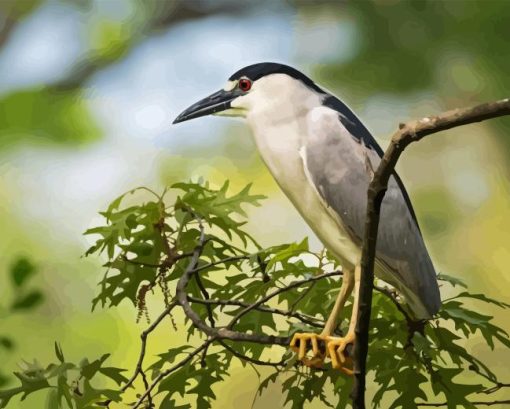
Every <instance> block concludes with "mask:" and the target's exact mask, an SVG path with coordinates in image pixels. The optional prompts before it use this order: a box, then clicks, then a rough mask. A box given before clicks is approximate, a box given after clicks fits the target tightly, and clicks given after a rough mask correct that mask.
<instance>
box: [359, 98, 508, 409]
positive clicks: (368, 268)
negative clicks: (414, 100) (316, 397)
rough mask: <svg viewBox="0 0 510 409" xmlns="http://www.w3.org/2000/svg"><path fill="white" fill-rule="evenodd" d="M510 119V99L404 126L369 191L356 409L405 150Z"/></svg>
mask: <svg viewBox="0 0 510 409" xmlns="http://www.w3.org/2000/svg"><path fill="white" fill-rule="evenodd" d="M504 115H510V99H509V98H507V99H503V100H500V101H495V102H489V103H485V104H481V105H477V106H475V107H471V108H463V109H455V110H452V111H448V112H445V113H442V114H440V115H436V116H429V117H425V118H423V119H420V120H418V121H411V122H409V123H407V124H400V127H399V128H400V129H399V130H398V131H397V132H396V133H395V134H394V135H393V137H392V139H391V143H390V145H389V147H388V149H387V150H386V152H385V153H384V156H383V158H382V160H381V163H380V164H379V166H378V168H377V170H376V171H375V173H374V176H373V179H372V181H371V183H370V185H369V188H368V192H367V194H368V203H367V209H366V221H365V233H364V238H363V248H362V256H361V286H360V294H359V306H358V322H357V325H356V342H355V346H354V383H353V388H352V391H351V398H352V401H353V407H354V409H364V408H365V386H366V383H365V375H366V359H367V354H368V331H369V327H370V315H371V305H372V290H373V284H374V263H375V253H376V244H377V232H378V228H379V218H380V211H381V203H382V200H383V199H384V195H385V193H386V189H387V186H388V180H389V178H390V176H391V175H392V174H393V173H394V169H395V166H396V164H397V161H398V159H399V157H400V155H401V154H402V152H403V151H404V149H405V148H406V147H407V146H408V145H410V144H411V143H413V142H417V141H419V140H420V139H422V138H424V137H425V136H427V135H431V134H434V133H437V132H441V131H444V130H447V129H451V128H455V127H458V126H461V125H467V124H471V123H475V122H480V121H485V120H487V119H492V118H497V117H500V116H504Z"/></svg>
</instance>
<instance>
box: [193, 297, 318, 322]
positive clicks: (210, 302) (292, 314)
mask: <svg viewBox="0 0 510 409" xmlns="http://www.w3.org/2000/svg"><path fill="white" fill-rule="evenodd" d="M188 300H189V301H191V302H193V303H197V304H205V305H207V304H208V305H218V306H239V307H246V308H247V307H251V305H252V304H250V303H247V302H243V301H238V300H201V299H200V298H195V297H188ZM254 309H255V310H256V311H261V312H267V313H269V314H276V315H282V316H284V317H292V318H296V319H298V320H299V321H301V322H303V323H304V324H307V325H310V326H311V327H315V328H323V327H324V322H323V321H319V322H314V321H312V320H313V319H315V318H314V317H311V316H306V315H304V314H301V313H299V312H292V311H284V310H280V309H278V308H271V307H266V306H263V305H260V306H258V307H256V308H254Z"/></svg>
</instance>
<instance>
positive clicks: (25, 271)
mask: <svg viewBox="0 0 510 409" xmlns="http://www.w3.org/2000/svg"><path fill="white" fill-rule="evenodd" d="M35 272H36V269H35V266H34V265H33V264H32V262H31V261H30V260H29V259H27V258H25V257H20V258H18V259H17V260H16V261H15V262H14V264H13V265H12V266H11V271H10V274H11V279H12V282H13V283H14V285H15V286H16V287H21V286H23V284H25V283H26V281H27V280H28V279H29V278H30V276H32V275H33V274H35Z"/></svg>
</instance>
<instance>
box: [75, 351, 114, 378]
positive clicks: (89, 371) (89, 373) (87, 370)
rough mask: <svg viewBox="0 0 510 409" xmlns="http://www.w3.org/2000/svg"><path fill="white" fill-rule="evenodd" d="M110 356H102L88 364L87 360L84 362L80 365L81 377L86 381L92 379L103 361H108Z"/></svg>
mask: <svg viewBox="0 0 510 409" xmlns="http://www.w3.org/2000/svg"><path fill="white" fill-rule="evenodd" d="M109 356H110V354H104V355H103V356H101V358H99V359H96V360H95V361H93V362H90V363H89V362H88V361H87V360H84V361H83V363H82V365H81V366H80V373H81V375H82V376H83V377H85V378H86V379H89V380H90V379H92V378H93V377H94V375H95V374H96V373H97V371H99V369H100V368H101V366H102V365H103V363H104V361H106V360H107V359H108V357H109Z"/></svg>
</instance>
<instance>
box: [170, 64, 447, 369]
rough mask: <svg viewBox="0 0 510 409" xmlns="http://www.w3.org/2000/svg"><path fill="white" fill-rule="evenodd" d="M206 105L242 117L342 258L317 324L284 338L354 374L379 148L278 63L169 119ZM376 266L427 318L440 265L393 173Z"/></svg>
mask: <svg viewBox="0 0 510 409" xmlns="http://www.w3.org/2000/svg"><path fill="white" fill-rule="evenodd" d="M209 114H215V115H226V116H237V117H243V118H245V119H246V121H247V122H248V125H249V126H250V128H251V130H252V132H253V135H254V138H255V142H256V145H257V147H258V150H259V152H260V155H261V157H262V159H263V161H264V162H265V164H266V166H267V168H268V169H269V171H270V172H271V174H272V175H273V177H274V179H275V180H276V182H277V183H278V185H279V186H280V188H281V189H282V190H283V192H284V193H285V194H286V196H287V197H288V198H289V199H290V201H291V202H292V203H293V205H294V206H295V207H296V209H297V210H298V211H299V213H300V214H301V216H302V217H303V218H304V219H305V220H306V222H307V223H308V224H309V226H310V227H311V228H312V230H313V231H314V232H315V234H316V235H317V236H318V237H319V239H320V240H321V241H322V242H323V244H324V245H325V247H326V248H328V249H329V250H330V251H331V252H332V253H333V254H334V255H335V257H337V258H338V261H339V262H340V264H341V265H342V268H343V272H344V274H343V279H342V286H341V288H340V291H339V293H338V296H337V299H336V301H335V304H334V307H333V310H332V311H331V314H330V316H329V318H328V320H327V322H326V325H325V327H324V329H323V331H322V332H321V333H320V334H313V333H297V334H295V335H294V337H293V338H292V341H291V345H290V346H291V348H292V349H293V350H294V351H296V352H297V353H298V357H299V359H301V360H302V361H303V362H304V363H305V364H307V365H309V366H320V365H322V363H323V361H324V359H325V358H326V357H329V358H330V359H331V363H332V366H333V367H334V368H337V369H340V370H342V371H343V372H345V373H347V374H352V370H351V368H350V367H349V366H350V363H349V357H348V354H347V353H346V350H345V349H346V347H347V345H349V344H350V343H353V342H354V338H355V334H354V329H355V327H356V320H357V305H358V293H359V283H360V258H361V246H362V237H363V233H364V230H363V229H364V224H365V211H366V206H367V189H368V185H369V182H370V180H371V177H372V175H373V171H374V170H375V169H376V168H377V166H378V165H379V162H380V160H381V157H382V155H383V151H382V149H381V148H380V146H379V145H378V144H377V142H376V140H375V139H374V138H373V137H372V135H371V134H370V132H369V131H368V130H367V128H366V127H365V126H364V125H363V124H362V123H361V121H360V120H359V119H358V117H357V116H356V115H355V114H354V113H353V112H352V111H351V110H350V109H349V108H348V107H347V105H345V104H344V103H343V102H342V101H341V100H340V99H338V98H337V97H335V96H334V95H332V94H330V93H329V92H327V91H326V90H325V89H324V88H322V87H320V86H318V85H317V84H315V82H313V81H312V80H311V79H310V78H308V77H307V76H306V75H304V74H302V73H301V72H299V71H298V70H296V69H294V68H292V67H289V66H287V65H283V64H277V63H259V64H254V65H250V66H247V67H245V68H243V69H241V70H239V71H237V72H236V73H235V74H233V75H232V76H231V77H230V78H229V80H228V82H227V84H226V85H225V87H224V88H223V89H221V90H220V91H218V92H215V93H214V94H212V95H210V96H208V97H207V98H204V99H203V100H201V101H199V102H197V103H196V104H194V105H192V106H190V107H189V108H188V109H186V110H185V111H184V112H182V113H181V114H180V115H179V116H178V117H177V118H176V119H175V121H174V123H178V122H183V121H187V120H189V119H193V118H198V117H201V116H204V115H209ZM375 274H376V275H377V276H378V277H379V278H381V279H382V280H384V281H386V282H387V283H389V284H391V285H393V286H394V287H395V288H396V289H397V290H398V291H399V292H400V294H402V295H403V296H404V298H405V300H406V302H407V305H408V307H409V310H410V313H411V314H412V316H413V317H414V318H415V319H417V320H419V319H428V318H431V317H432V316H433V315H434V314H435V313H436V312H437V311H438V310H439V307H440V305H441V300H440V295H439V288H438V284H437V279H436V272H435V270H434V266H433V264H432V261H431V259H430V256H429V254H428V252H427V248H426V247H425V243H424V241H423V237H422V235H421V232H420V228H419V226H418V221H417V220H416V215H415V213H414V210H413V207H412V205H411V201H410V199H409V196H408V194H407V192H406V190H405V188H404V185H403V183H402V181H401V180H400V178H399V177H398V175H397V174H396V173H394V174H393V176H392V177H391V178H390V181H389V185H388V190H387V193H386V196H385V198H384V200H383V204H382V208H381V221H380V226H379V233H378V241H377V252H376V263H375ZM353 290H354V304H353V309H352V311H353V312H352V316H351V321H350V325H349V329H348V331H347V333H346V334H345V336H344V337H337V336H334V329H335V328H336V325H337V320H338V317H339V315H340V313H341V311H342V309H343V307H344V304H345V302H346V299H347V298H348V297H349V295H350V294H351V292H352V291H353ZM324 344H325V348H324V349H322V348H321V345H324ZM309 347H311V349H312V354H313V356H312V357H311V358H310V357H309V356H307V349H308V348H309Z"/></svg>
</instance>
